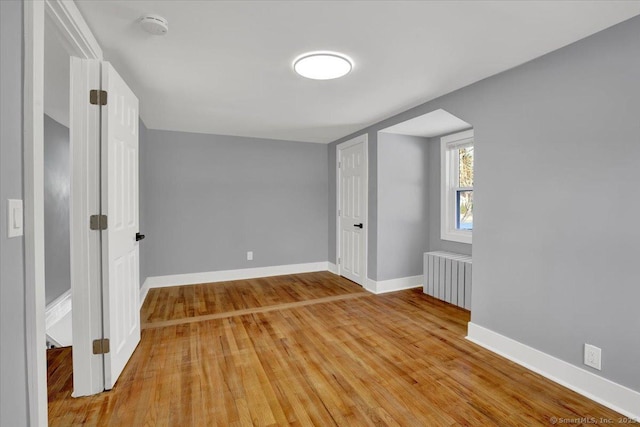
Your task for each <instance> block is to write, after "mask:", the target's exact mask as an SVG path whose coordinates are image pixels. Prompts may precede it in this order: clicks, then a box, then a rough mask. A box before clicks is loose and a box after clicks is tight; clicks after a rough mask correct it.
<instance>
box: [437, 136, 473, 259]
mask: <svg viewBox="0 0 640 427" xmlns="http://www.w3.org/2000/svg"><path fill="white" fill-rule="evenodd" d="M443 136H444V135H443ZM440 166H441V165H440V137H436V138H429V166H428V168H427V169H428V170H429V172H428V174H429V250H430V251H449V252H455V253H458V254H465V255H471V245H469V244H467V243H459V242H452V241H450V240H442V239H441V238H440V191H441V189H440V181H441V178H442V175H441V173H440ZM474 227H475V224H474Z"/></svg>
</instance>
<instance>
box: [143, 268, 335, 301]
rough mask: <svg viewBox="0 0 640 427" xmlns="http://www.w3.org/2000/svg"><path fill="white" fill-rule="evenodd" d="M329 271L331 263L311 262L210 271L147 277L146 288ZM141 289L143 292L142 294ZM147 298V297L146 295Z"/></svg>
mask: <svg viewBox="0 0 640 427" xmlns="http://www.w3.org/2000/svg"><path fill="white" fill-rule="evenodd" d="M327 270H329V263H328V262H327V261H323V262H311V263H306V264H289V265H276V266H271V267H258V268H243V269H238V270H223V271H208V272H204V273H188V274H174V275H170V276H154V277H147V280H145V281H144V285H143V286H142V289H144V288H145V287H146V288H147V290H148V289H151V288H164V287H168V286H182V285H196V284H199V283H215V282H226V281H229V280H245V279H255V278H259V277H271V276H282V275H285V274H300V273H312V272H314V271H327ZM142 289H141V292H142ZM145 296H146V295H145Z"/></svg>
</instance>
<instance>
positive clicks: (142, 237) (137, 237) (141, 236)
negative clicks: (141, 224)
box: [136, 233, 144, 242]
mask: <svg viewBox="0 0 640 427" xmlns="http://www.w3.org/2000/svg"><path fill="white" fill-rule="evenodd" d="M142 239H144V234H140V233H136V242H139V241H140V240H142Z"/></svg>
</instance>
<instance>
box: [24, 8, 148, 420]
mask: <svg viewBox="0 0 640 427" xmlns="http://www.w3.org/2000/svg"><path fill="white" fill-rule="evenodd" d="M47 31H50V32H51V33H49V34H47ZM45 37H47V38H48V37H57V38H58V41H59V42H60V44H61V46H62V48H60V46H58V47H59V48H60V49H58V50H59V51H63V52H66V53H63V54H62V55H63V57H64V58H66V62H67V64H69V72H70V75H69V76H67V79H68V80H67V82H69V86H70V89H69V90H68V91H66V93H67V94H68V103H67V105H66V107H65V106H63V104H64V102H63V100H61V99H58V98H52V99H50V100H49V101H59V105H58V106H59V107H60V109H61V110H65V111H68V112H69V122H68V129H69V163H68V169H69V170H70V171H71V173H70V178H69V181H68V182H69V184H68V185H69V187H68V188H69V191H68V198H69V204H68V205H66V206H68V208H69V211H68V212H69V218H70V219H69V235H70V236H69V242H70V253H69V264H70V267H69V276H70V282H71V283H70V285H71V301H70V304H71V306H72V310H71V313H72V318H73V322H72V342H71V344H72V345H73V371H74V373H75V375H74V376H73V379H74V393H73V395H74V396H76V397H77V396H82V395H89V394H94V393H98V392H101V391H103V390H105V388H110V387H111V386H112V383H113V382H115V381H116V379H117V375H113V372H114V369H113V365H111V368H112V369H110V372H111V373H112V375H111V377H110V378H108V379H107V380H108V382H109V384H106V382H105V366H107V368H109V367H110V365H109V363H110V362H112V361H113V360H116V362H117V363H116V366H119V365H121V364H122V363H120V362H121V361H122V360H123V357H121V356H122V351H121V350H122V348H124V347H125V345H124V344H122V342H123V340H122V339H120V338H118V339H117V341H118V344H119V345H118V348H117V350H116V351H115V352H112V353H111V354H109V349H108V340H107V339H105V338H106V337H110V336H112V335H109V334H108V333H109V329H108V327H109V325H107V328H103V320H105V321H109V320H112V321H117V320H118V318H116V317H115V316H114V315H112V314H113V312H114V307H113V304H109V303H107V304H103V300H105V299H107V300H108V299H109V297H110V296H111V295H114V294H118V292H113V290H114V289H112V287H111V285H112V283H113V282H112V281H113V280H115V279H112V277H113V275H109V274H106V275H103V274H102V273H103V269H102V264H103V261H104V263H105V265H106V268H105V269H106V271H109V270H108V269H109V266H111V264H110V259H109V257H104V258H105V259H106V261H105V260H103V254H105V253H110V252H108V249H111V248H112V245H113V242H112V240H113V239H111V238H110V237H111V236H109V235H108V233H104V234H105V235H106V236H104V238H103V233H102V230H104V229H105V228H103V225H104V226H105V227H106V219H103V218H102V217H103V216H104V214H106V213H109V210H108V206H110V205H113V204H110V203H109V199H108V198H106V196H104V194H105V193H106V192H105V191H103V188H107V187H102V185H101V180H102V179H103V178H104V180H105V181H104V182H106V183H109V182H110V181H111V180H112V179H114V178H113V177H112V175H109V174H108V173H109V172H110V171H112V170H115V169H114V168H112V167H110V165H113V164H115V163H114V162H112V161H109V162H107V161H106V160H105V161H104V162H103V161H102V160H101V156H102V154H103V153H101V143H100V141H101V140H104V141H108V144H104V145H103V148H107V147H108V148H110V147H111V146H112V144H111V142H112V141H113V140H116V139H117V140H121V139H122V138H121V136H120V135H116V133H117V132H119V131H120V129H119V127H118V120H117V116H118V114H117V113H116V110H117V111H118V112H119V111H120V110H118V109H117V108H116V103H112V105H111V106H109V107H107V108H104V107H103V105H105V104H104V103H103V102H102V101H101V99H105V98H102V97H101V95H98V101H97V102H93V101H92V99H93V96H92V95H93V94H92V92H102V90H101V89H102V88H103V87H104V88H107V87H108V88H115V86H114V84H118V82H119V81H120V80H119V76H117V73H116V72H115V70H113V69H112V67H110V65H109V64H108V63H105V62H102V57H103V56H102V50H101V49H100V46H99V45H98V43H97V42H96V40H95V38H94V37H93V35H92V34H91V31H90V30H89V28H88V26H87V24H86V23H85V22H84V19H83V18H82V16H81V14H80V12H79V11H78V9H77V7H76V5H75V3H73V2H67V1H64V0H48V1H47V2H25V3H24V97H23V98H24V202H25V203H24V206H25V209H24V229H25V237H24V242H25V285H26V291H25V301H26V329H27V342H26V350H27V380H28V401H29V420H30V424H31V425H34V426H36V425H37V426H46V425H47V360H46V338H45V337H46V321H45V304H46V301H47V298H46V282H47V280H46V274H45V271H46V269H45V265H46V250H45V244H46V232H45V216H46V213H45V208H44V205H45V188H44V175H45V159H44V155H45V150H44V144H45V141H44V139H45V135H44V133H45V132H44V131H45V129H44V127H45V96H46V94H45V92H46V90H45V68H46V65H47V64H46V63H45V62H46V58H45V53H46V52H47V53H50V52H48V51H47V50H46V49H47V47H48V48H50V46H51V43H47V44H48V45H49V46H45ZM72 57H73V60H75V61H80V63H81V64H83V65H82V66H81V67H75V68H74V66H73V65H72V64H73V63H72V61H71V60H70V59H71V58H72ZM64 58H62V60H63V61H62V63H64V62H65V61H64ZM58 68H60V67H58ZM57 71H60V70H59V69H58V70H57ZM60 74H64V72H61V73H60ZM124 86H126V85H124ZM54 87H55V85H54ZM122 87H123V86H122V85H120V86H119V87H118V90H119V92H118V95H121V94H122ZM62 92H65V90H63V91H62ZM58 96H59V95H58ZM89 104H93V105H89ZM125 107H126V109H125V110H126V111H128V112H129V113H128V114H127V116H126V118H127V123H128V124H129V125H130V126H129V128H130V129H135V134H134V135H133V136H132V138H135V142H136V144H135V146H136V149H137V138H138V135H137V124H138V106H137V99H135V105H126V106H125ZM47 109H48V110H49V113H50V114H51V116H55V115H56V113H54V112H53V111H54V110H55V108H51V107H50V106H48V107H47ZM125 110H123V111H125ZM63 115H64V114H62V116H63ZM51 116H49V117H51ZM52 120H53V118H52ZM53 121H56V122H57V123H58V124H59V125H62V123H60V122H64V121H65V120H64V119H63V118H60V116H59V117H58V119H57V120H53ZM121 121H122V120H121ZM100 123H105V124H106V125H105V126H102V127H101V126H100ZM74 141H75V142H74ZM108 154H109V153H104V158H107V157H108ZM129 157H130V162H129V163H128V164H129V165H130V166H134V165H135V169H133V168H130V169H129V174H130V175H131V176H132V177H133V178H134V181H133V182H135V185H136V194H135V195H136V196H137V152H136V156H135V157H132V156H129ZM61 175H64V173H62V174H61ZM114 187H115V186H113V185H112V186H110V187H109V188H114ZM112 191H114V190H112ZM114 194H118V193H117V190H115V193H114ZM130 194H133V193H130ZM101 195H102V196H101ZM132 197H134V196H133V195H132ZM65 203H66V202H64V201H63V202H61V205H65ZM103 206H104V207H105V209H106V210H104V211H103V209H102V208H103ZM64 217H65V215H64V214H63V215H61V218H63V220H62V221H64ZM94 217H98V218H97V219H98V221H97V225H96V221H94V219H95V218H94ZM135 219H136V223H135V226H136V227H137V199H136V200H135ZM54 228H55V226H54ZM61 234H64V233H61ZM131 239H132V240H133V241H136V236H135V234H134V235H132V236H131ZM105 248H106V249H107V251H105ZM61 263H62V264H64V263H65V261H61ZM134 267H136V266H130V268H129V270H133V271H134V272H135V273H137V271H138V270H137V268H135V269H134ZM133 276H135V274H134V275H133ZM133 276H132V277H133ZM110 277H111V279H110ZM135 277H137V276H135ZM105 278H106V279H105ZM103 280H106V283H107V284H106V288H105V289H103V287H102V283H103ZM128 283H129V284H131V283H135V284H136V285H137V283H136V282H135V281H133V280H131V281H129V282H128ZM110 291H111V292H110ZM116 291H119V290H118V289H116ZM137 291H138V289H137V286H136V292H137ZM130 294H131V292H130ZM138 295H139V294H137V293H136V295H135V296H136V298H135V300H134V301H133V302H132V304H131V305H132V306H135V307H136V309H137V308H138V305H137V296H138ZM130 318H131V319H133V320H134V321H135V320H136V319H137V321H138V323H139V317H137V316H135V313H134V315H132V316H130ZM121 323H123V324H125V325H126V324H127V323H126V322H121ZM129 324H131V322H129ZM105 330H106V332H105ZM105 333H106V334H107V335H105ZM120 336H123V335H122V334H121V335H120ZM120 336H118V337H120ZM127 336H129V335H127ZM131 347H133V348H135V345H133V346H128V347H126V348H131ZM133 348H131V351H133ZM112 354H116V355H117V356H115V359H113V360H111V359H110V358H111V355H112ZM105 359H110V360H108V361H106V362H104V360H105ZM116 370H117V369H116Z"/></svg>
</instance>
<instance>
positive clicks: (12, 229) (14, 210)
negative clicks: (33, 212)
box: [7, 199, 24, 237]
mask: <svg viewBox="0 0 640 427" xmlns="http://www.w3.org/2000/svg"><path fill="white" fill-rule="evenodd" d="M23 234H24V231H23V227H22V200H15V199H8V200H7V237H18V236H22V235H23Z"/></svg>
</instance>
